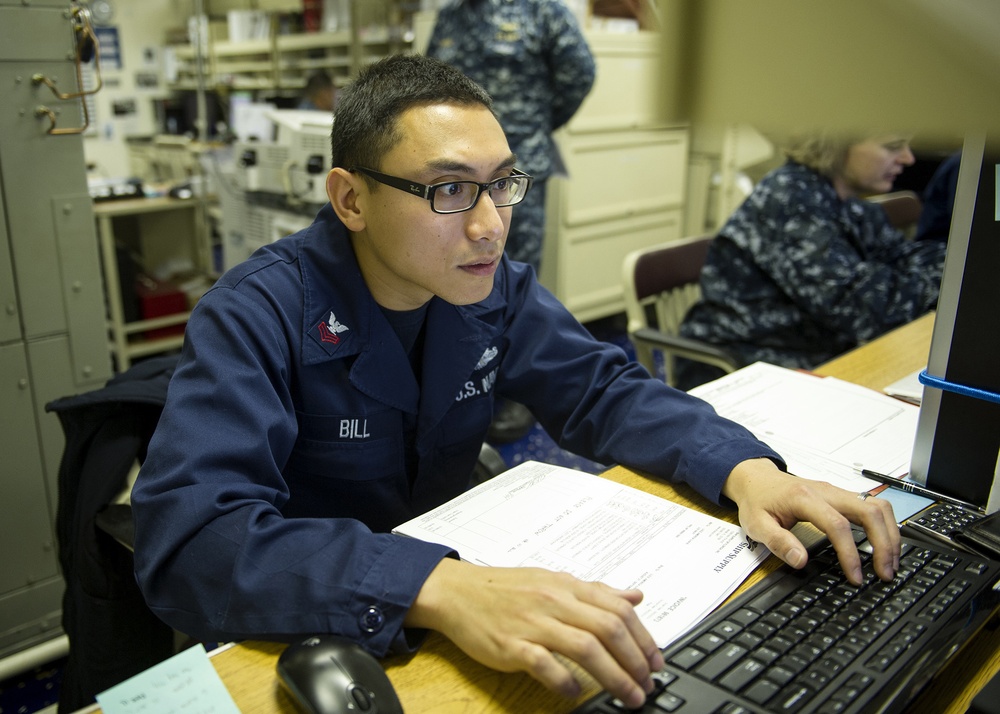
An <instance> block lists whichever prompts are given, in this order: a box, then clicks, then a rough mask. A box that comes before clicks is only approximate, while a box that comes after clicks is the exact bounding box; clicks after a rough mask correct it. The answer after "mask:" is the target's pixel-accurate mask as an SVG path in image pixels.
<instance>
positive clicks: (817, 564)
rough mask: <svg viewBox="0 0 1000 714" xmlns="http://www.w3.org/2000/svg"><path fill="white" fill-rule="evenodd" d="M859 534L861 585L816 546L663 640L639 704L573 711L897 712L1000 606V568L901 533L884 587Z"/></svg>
mask: <svg viewBox="0 0 1000 714" xmlns="http://www.w3.org/2000/svg"><path fill="white" fill-rule="evenodd" d="M856 540H858V541H859V544H858V547H859V551H861V555H862V563H863V565H864V583H863V584H862V585H861V586H858V587H855V586H853V585H851V584H850V583H849V582H848V581H847V579H846V578H845V577H844V575H843V572H842V571H841V569H840V566H839V564H838V562H837V558H836V554H835V553H834V551H833V548H832V546H830V545H829V543H828V542H827V541H823V543H822V544H821V546H820V549H819V551H818V552H816V553H814V554H813V555H812V556H811V558H810V562H809V564H808V565H807V566H806V567H805V568H804V569H803V570H799V571H797V570H794V569H792V568H791V567H789V566H787V565H783V566H781V567H780V568H779V569H778V570H776V571H775V572H774V573H772V574H771V575H769V576H768V577H767V578H765V579H764V580H762V581H761V582H760V583H757V584H756V585H754V586H752V587H751V588H750V589H748V590H747V591H746V592H744V593H742V594H741V595H740V596H738V597H737V598H734V599H732V600H730V601H729V602H727V603H726V604H725V605H723V606H722V607H721V608H719V609H718V610H716V611H715V612H713V613H712V614H711V615H710V616H709V617H708V618H706V619H705V620H703V621H702V622H700V623H699V624H698V625H697V626H696V627H695V629H694V630H692V631H689V632H688V633H687V634H685V635H684V636H683V637H681V638H680V639H679V640H678V641H677V642H675V643H674V644H672V645H670V646H669V647H667V648H666V649H665V650H664V659H665V660H666V663H667V664H666V666H665V667H664V669H663V670H662V671H661V672H659V673H658V674H656V675H654V679H655V681H656V683H657V686H656V689H655V691H654V692H653V694H651V695H650V696H649V697H648V698H647V701H646V705H645V706H644V707H643V708H642V709H639V710H631V709H628V708H626V707H625V706H624V705H623V704H622V702H621V701H620V700H617V699H615V698H614V697H611V696H610V695H608V694H607V693H603V694H599V695H597V696H595V697H593V698H592V699H590V700H588V701H587V702H585V703H584V704H583V705H581V706H580V707H578V708H577V709H576V710H574V714H621V712H628V711H641V712H647V713H649V714H652V713H654V712H655V713H656V714H661V713H662V712H664V711H666V712H682V713H683V714H747V713H750V712H756V713H759V712H789V713H790V712H796V713H798V712H801V713H803V714H806V713H816V714H839V713H840V712H852V713H856V712H865V713H869V712H899V711H902V710H903V709H904V708H905V707H906V705H907V704H908V703H909V702H911V701H912V700H913V699H914V698H915V697H916V696H917V695H918V694H919V692H920V691H921V690H922V689H923V688H924V686H925V685H926V684H927V683H928V682H929V681H930V680H931V679H932V678H933V677H934V675H935V674H936V673H937V672H938V671H940V669H941V668H942V667H943V666H944V665H945V664H946V663H947V662H948V661H949V660H950V658H951V657H952V656H954V654H955V653H956V652H957V651H958V649H960V647H961V645H963V644H964V643H965V642H966V641H968V640H969V639H970V638H971V637H972V636H973V635H974V634H975V633H976V632H977V631H978V630H979V629H980V628H981V627H982V626H983V625H984V624H985V623H986V621H987V620H988V619H990V617H991V616H992V615H993V614H994V612H995V611H996V610H997V608H998V606H1000V595H998V592H997V588H998V579H1000V563H997V562H994V561H991V560H987V559H985V558H982V557H979V556H976V555H973V554H970V553H964V552H960V551H956V550H953V549H950V548H948V547H947V546H945V545H943V544H941V545H939V544H933V543H921V542H918V541H913V540H910V539H907V538H904V541H903V553H902V557H901V559H900V569H899V573H898V574H897V576H896V579H895V580H893V581H892V582H891V583H885V582H882V581H881V580H879V578H878V577H877V576H876V575H875V573H874V571H873V569H872V565H871V555H870V553H871V547H870V546H869V544H868V542H867V541H866V540H864V534H863V533H860V531H858V532H856Z"/></svg>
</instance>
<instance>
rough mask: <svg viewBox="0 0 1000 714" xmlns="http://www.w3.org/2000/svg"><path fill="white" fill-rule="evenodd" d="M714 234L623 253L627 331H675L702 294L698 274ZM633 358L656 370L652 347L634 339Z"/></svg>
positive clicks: (631, 332)
mask: <svg viewBox="0 0 1000 714" xmlns="http://www.w3.org/2000/svg"><path fill="white" fill-rule="evenodd" d="M713 239H714V236H712V235H703V236H696V237H692V238H686V239H682V240H679V241H672V242H670V243H662V244H659V245H655V246H650V247H648V248H641V249H639V250H636V251H633V252H631V253H629V254H628V255H627V256H625V262H624V263H623V266H622V281H623V285H624V286H625V290H624V298H625V313H626V316H627V317H628V328H627V329H628V333H629V335H630V336H632V335H634V334H635V333H636V332H637V331H638V330H640V329H643V328H648V327H653V328H655V329H657V330H658V331H660V332H662V333H664V334H667V335H676V334H677V333H678V331H679V330H680V325H681V321H683V319H684V315H685V314H686V313H687V311H688V310H689V309H690V307H691V306H692V305H694V303H696V302H697V301H698V299H699V298H700V297H701V291H700V289H699V287H698V277H699V275H700V274H701V268H702V266H703V265H704V264H705V257H706V256H707V255H708V248H709V246H710V245H711V244H712V240H713ZM633 343H635V344H636V358H637V360H638V361H639V363H640V364H642V365H644V366H645V367H646V369H648V370H649V371H650V373H651V374H655V373H656V371H655V364H654V360H653V354H652V352H653V350H651V349H650V348H648V347H646V346H643V345H641V344H639V343H636V341H635V340H633Z"/></svg>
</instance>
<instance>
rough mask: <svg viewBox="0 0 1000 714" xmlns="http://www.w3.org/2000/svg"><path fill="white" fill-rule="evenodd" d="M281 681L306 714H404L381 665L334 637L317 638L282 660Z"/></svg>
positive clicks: (291, 647)
mask: <svg viewBox="0 0 1000 714" xmlns="http://www.w3.org/2000/svg"><path fill="white" fill-rule="evenodd" d="M278 681H279V682H281V685H282V686H283V687H284V689H285V691H287V692H288V693H289V694H290V695H291V698H292V700H293V701H294V702H295V703H296V704H297V705H298V706H299V708H300V709H301V710H302V711H304V712H306V713H307V714H402V713H403V706H402V704H400V703H399V698H398V697H397V696H396V690H395V689H393V687H392V682H390V681H389V677H388V675H386V673H385V670H384V669H383V668H382V665H381V664H379V661H378V660H377V659H375V658H374V657H373V656H372V655H370V654H369V653H368V652H366V651H365V650H363V649H362V648H361V647H360V645H357V644H355V643H354V642H351V641H350V640H348V639H346V638H344V637H338V636H336V635H314V636H312V637H308V638H306V639H304V640H301V641H299V642H295V643H292V644H291V645H289V646H288V647H287V648H286V649H285V651H284V652H282V653H281V656H280V657H279V658H278Z"/></svg>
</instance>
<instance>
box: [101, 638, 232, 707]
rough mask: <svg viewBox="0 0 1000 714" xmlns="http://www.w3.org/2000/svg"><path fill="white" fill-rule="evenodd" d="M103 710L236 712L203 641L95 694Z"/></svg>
mask: <svg viewBox="0 0 1000 714" xmlns="http://www.w3.org/2000/svg"><path fill="white" fill-rule="evenodd" d="M97 702H98V704H100V705H101V709H102V710H103V711H104V714H143V713H148V714H154V713H155V714H239V711H240V710H239V709H238V708H237V707H236V703H235V702H234V701H233V698H232V697H231V696H230V694H229V691H228V690H227V689H226V685H225V684H223V683H222V679H220V678H219V674H218V672H216V671H215V667H213V666H212V663H211V662H210V661H209V660H208V654H207V653H206V652H205V648H204V647H203V646H202V645H197V646H194V647H189V648H187V649H185V650H182V651H181V652H179V653H177V654H176V655H174V656H173V657H171V658H170V659H168V660H165V661H163V662H160V663H159V664H157V665H155V666H153V667H150V668H149V669H147V670H146V671H145V672H142V673H141V674H137V675H135V676H134V677H131V678H130V679H126V680H125V681H124V682H122V683H121V684H116V685H115V686H113V687H111V688H110V689H106V690H105V691H103V692H101V693H100V694H98V695H97Z"/></svg>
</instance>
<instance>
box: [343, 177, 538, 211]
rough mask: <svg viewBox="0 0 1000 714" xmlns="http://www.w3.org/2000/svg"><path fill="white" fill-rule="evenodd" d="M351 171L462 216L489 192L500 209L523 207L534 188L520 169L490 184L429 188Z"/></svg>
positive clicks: (435, 208) (464, 183)
mask: <svg viewBox="0 0 1000 714" xmlns="http://www.w3.org/2000/svg"><path fill="white" fill-rule="evenodd" d="M351 171H352V172H355V171H356V172H358V173H362V174H365V175H366V176H369V177H371V178H373V179H375V180H376V181H378V182H379V183H384V184H385V185H386V186H392V187H393V188H398V189H399V190H400V191H406V192H407V193H412V194H413V195H414V196H419V197H420V198H425V199H427V200H428V201H430V202H431V210H432V211H434V212H435V213H461V212H462V211H468V210H469V209H471V208H472V207H473V206H475V205H476V203H478V202H479V197H480V196H482V195H483V191H489V194H490V199H491V200H492V201H493V205H494V206H496V207H497V208H503V207H504V206H513V205H514V204H515V203H520V202H521V201H522V200H524V195H525V194H526V193H527V192H528V189H529V188H530V187H531V180H532V179H531V176H529V175H528V174H526V173H524V172H522V171H518V170H517V169H511V174H510V176H501V177H500V178H498V179H493V180H492V181H487V182H486V183H479V182H478V181H445V182H443V183H435V184H431V185H429V186H428V185H427V184H422V183H416V182H415V181H408V180H406V179H402V178H399V177H398V176H389V175H388V174H383V173H379V172H378V171H373V170H371V169H366V168H363V167H361V166H356V167H354V168H353V169H351Z"/></svg>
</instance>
